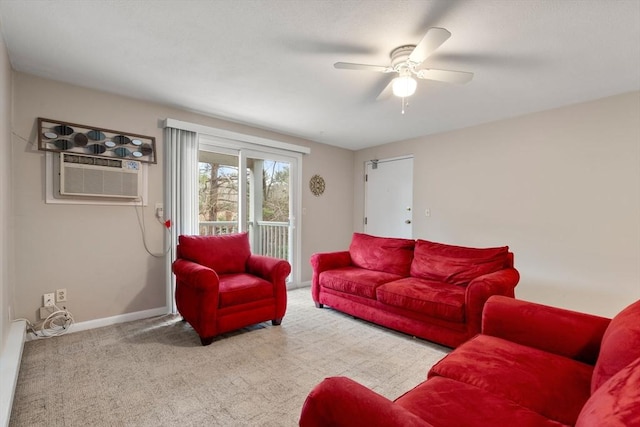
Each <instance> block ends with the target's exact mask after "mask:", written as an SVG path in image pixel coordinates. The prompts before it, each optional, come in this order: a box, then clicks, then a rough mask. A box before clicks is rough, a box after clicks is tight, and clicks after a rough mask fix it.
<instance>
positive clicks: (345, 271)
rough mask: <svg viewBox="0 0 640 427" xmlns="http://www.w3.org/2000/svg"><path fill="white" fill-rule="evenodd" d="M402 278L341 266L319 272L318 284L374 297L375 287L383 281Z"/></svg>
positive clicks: (380, 272)
mask: <svg viewBox="0 0 640 427" xmlns="http://www.w3.org/2000/svg"><path fill="white" fill-rule="evenodd" d="M400 278H402V276H400V275H397V274H390V273H384V272H382V271H371V270H365V269H363V268H359V267H343V268H336V269H335V270H328V271H324V272H322V273H320V278H319V281H320V286H322V287H324V288H329V289H333V290H335V291H340V292H344V293H347V294H351V295H357V296H360V297H365V298H370V299H375V298H376V288H377V287H378V286H380V285H382V284H383V283H386V282H390V281H393V280H397V279H400Z"/></svg>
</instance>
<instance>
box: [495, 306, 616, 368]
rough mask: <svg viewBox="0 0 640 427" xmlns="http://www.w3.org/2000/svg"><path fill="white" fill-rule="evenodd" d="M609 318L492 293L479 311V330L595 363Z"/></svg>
mask: <svg viewBox="0 0 640 427" xmlns="http://www.w3.org/2000/svg"><path fill="white" fill-rule="evenodd" d="M610 321H611V320H610V319H607V318H604V317H600V316H594V315H591V314H586V313H579V312H576V311H571V310H566V309H563V308H558V307H551V306H547V305H542V304H537V303H533V302H528V301H522V300H516V299H512V298H504V297H500V296H495V297H491V298H489V300H488V301H487V303H486V304H485V307H484V311H483V314H482V333H483V334H485V335H491V336H495V337H498V338H503V339H505V340H509V341H512V342H515V343H518V344H522V345H526V346H528V347H534V348H537V349H540V350H544V351H547V352H550V353H554V354H558V355H561V356H564V357H569V358H572V359H575V360H578V361H580V362H585V363H589V364H592V365H593V364H595V361H596V359H597V358H598V352H599V351H600V342H601V341H602V337H603V335H604V331H605V329H606V328H607V326H608V325H609V322H610Z"/></svg>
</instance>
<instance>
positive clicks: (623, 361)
mask: <svg viewBox="0 0 640 427" xmlns="http://www.w3.org/2000/svg"><path fill="white" fill-rule="evenodd" d="M638 357H640V300H638V301H636V302H635V303H633V304H631V305H630V306H628V307H627V308H625V309H624V310H622V311H621V312H620V313H618V315H617V316H615V317H614V318H613V319H611V323H609V326H608V327H607V329H606V330H605V331H604V336H603V337H602V343H601V344H600V353H599V355H598V360H597V362H596V366H595V369H594V370H593V379H592V382H591V392H592V393H593V392H595V391H596V390H597V389H598V387H600V386H601V385H602V384H603V383H605V382H606V381H607V380H608V379H609V378H611V377H612V376H614V375H615V374H616V373H618V371H620V370H621V369H622V368H624V367H625V366H627V365H628V364H629V363H631V362H632V361H633V360H635V359H637V358H638Z"/></svg>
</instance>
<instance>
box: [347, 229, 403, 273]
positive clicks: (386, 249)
mask: <svg viewBox="0 0 640 427" xmlns="http://www.w3.org/2000/svg"><path fill="white" fill-rule="evenodd" d="M414 245H415V242H414V241H413V240H410V239H396V238H390V237H377V236H370V235H368V234H362V233H353V238H352V239H351V245H350V246H349V254H350V255H351V262H352V264H353V265H355V266H357V267H361V268H366V269H367V270H375V271H384V272H386V273H391V274H399V275H401V276H408V275H409V269H410V267H411V260H412V259H413V247H414Z"/></svg>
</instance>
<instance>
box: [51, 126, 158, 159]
mask: <svg viewBox="0 0 640 427" xmlns="http://www.w3.org/2000/svg"><path fill="white" fill-rule="evenodd" d="M38 149H39V150H42V151H54V152H58V153H61V152H65V153H77V154H89V155H91V156H97V157H104V158H112V159H113V158H116V159H134V160H137V161H139V162H145V163H154V164H155V163H157V162H158V160H157V158H156V139H155V137H152V136H144V135H136V134H134V133H128V132H121V131H117V130H109V129H102V128H98V127H95V126H86V125H79V124H75V123H67V122H61V121H59V120H50V119H44V118H41V117H40V118H38Z"/></svg>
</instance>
